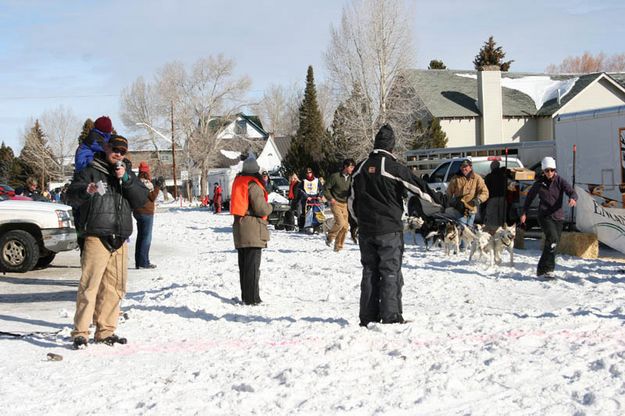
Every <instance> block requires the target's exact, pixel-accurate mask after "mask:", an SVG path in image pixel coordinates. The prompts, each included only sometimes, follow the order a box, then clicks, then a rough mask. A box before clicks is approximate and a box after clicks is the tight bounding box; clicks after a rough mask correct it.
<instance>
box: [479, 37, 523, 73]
mask: <svg viewBox="0 0 625 416" xmlns="http://www.w3.org/2000/svg"><path fill="white" fill-rule="evenodd" d="M496 45H497V43H496V42H495V39H494V38H493V37H492V36H491V37H489V38H488V40H487V41H486V42H484V46H482V49H480V52H479V53H478V54H477V55H475V59H474V60H473V65H474V66H475V69H476V70H478V71H481V70H482V68H483V67H485V66H491V65H494V66H498V67H499V68H500V69H501V70H502V71H504V72H506V71H508V70H509V69H510V64H512V62H514V60H511V61H505V62H504V60H503V58H505V56H506V53H505V52H504V51H503V49H502V48H501V46H496Z"/></svg>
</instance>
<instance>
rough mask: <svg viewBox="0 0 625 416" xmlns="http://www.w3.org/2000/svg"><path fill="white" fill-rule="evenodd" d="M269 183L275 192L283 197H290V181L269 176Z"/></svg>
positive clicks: (280, 177)
mask: <svg viewBox="0 0 625 416" xmlns="http://www.w3.org/2000/svg"><path fill="white" fill-rule="evenodd" d="M269 181H270V182H271V186H272V187H273V189H274V191H275V192H278V193H279V194H280V195H282V196H283V197H285V198H286V197H288V195H289V181H288V180H287V179H286V178H284V177H282V176H269Z"/></svg>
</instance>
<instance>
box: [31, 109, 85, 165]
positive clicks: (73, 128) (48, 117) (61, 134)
mask: <svg viewBox="0 0 625 416" xmlns="http://www.w3.org/2000/svg"><path fill="white" fill-rule="evenodd" d="M80 127H81V122H80V120H79V119H78V117H77V116H76V114H74V112H73V111H72V110H71V109H70V108H67V107H64V106H62V105H61V106H59V107H57V108H55V109H53V110H48V111H46V112H44V113H43V114H42V115H41V129H42V130H43V132H44V133H45V135H46V137H47V139H48V145H49V147H50V151H51V152H52V155H53V157H54V160H55V161H56V163H57V164H58V166H59V168H60V174H61V177H65V175H66V173H68V172H66V168H67V165H69V164H70V163H71V162H72V161H73V156H74V154H75V152H76V147H78V135H79V134H80Z"/></svg>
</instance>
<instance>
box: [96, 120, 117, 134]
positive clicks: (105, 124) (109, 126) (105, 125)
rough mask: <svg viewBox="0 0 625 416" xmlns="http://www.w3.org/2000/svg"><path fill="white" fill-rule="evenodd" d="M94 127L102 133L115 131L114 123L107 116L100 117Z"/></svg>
mask: <svg viewBox="0 0 625 416" xmlns="http://www.w3.org/2000/svg"><path fill="white" fill-rule="evenodd" d="M93 127H95V128H96V129H98V130H100V131H101V132H102V133H111V132H112V131H113V123H112V122H111V119H110V118H108V117H107V116H102V117H99V118H98V119H97V120H96V121H95V123H93Z"/></svg>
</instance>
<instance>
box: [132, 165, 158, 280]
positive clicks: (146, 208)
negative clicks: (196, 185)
mask: <svg viewBox="0 0 625 416" xmlns="http://www.w3.org/2000/svg"><path fill="white" fill-rule="evenodd" d="M139 180H141V183H143V185H144V186H145V187H146V188H148V191H149V192H150V193H149V194H148V200H147V201H146V202H145V205H143V206H142V207H141V208H137V209H135V210H134V211H133V212H132V214H133V216H134V217H135V220H136V221H137V242H136V244H135V267H136V268H137V269H155V268H156V265H155V264H154V263H152V262H150V246H151V245H152V228H153V227H154V201H155V200H156V197H157V196H158V193H159V192H160V190H161V188H162V187H163V183H164V181H165V180H164V179H163V177H159V178H158V180H157V181H156V183H155V184H153V183H152V177H151V175H150V166H149V165H148V164H147V162H144V161H142V162H141V163H139Z"/></svg>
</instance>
